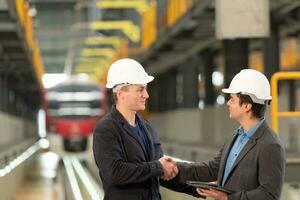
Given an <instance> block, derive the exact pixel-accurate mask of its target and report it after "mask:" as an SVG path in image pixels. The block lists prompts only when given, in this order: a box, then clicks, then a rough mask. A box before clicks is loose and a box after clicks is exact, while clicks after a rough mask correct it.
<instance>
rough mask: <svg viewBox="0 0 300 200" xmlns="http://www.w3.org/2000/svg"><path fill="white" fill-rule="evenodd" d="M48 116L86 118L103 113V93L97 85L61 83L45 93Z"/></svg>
mask: <svg viewBox="0 0 300 200" xmlns="http://www.w3.org/2000/svg"><path fill="white" fill-rule="evenodd" d="M46 98H47V101H48V116H49V117H55V118H87V117H98V116H101V115H103V112H104V110H103V109H102V108H101V101H102V99H103V98H104V94H103V93H102V92H101V88H100V87H99V86H97V85H79V84H78V85H62V86H59V87H54V88H51V89H49V91H48V93H47V97H46Z"/></svg>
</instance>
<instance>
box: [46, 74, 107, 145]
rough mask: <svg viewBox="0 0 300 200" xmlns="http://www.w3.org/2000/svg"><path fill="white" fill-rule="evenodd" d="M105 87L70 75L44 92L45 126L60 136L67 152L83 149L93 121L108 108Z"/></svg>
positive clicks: (92, 127) (94, 122) (90, 132)
mask: <svg viewBox="0 0 300 200" xmlns="http://www.w3.org/2000/svg"><path fill="white" fill-rule="evenodd" d="M106 97H107V95H106V89H105V88H104V87H101V86H100V85H98V84H95V83H92V82H90V81H82V80H80V79H78V78H76V77H73V78H70V79H68V80H67V81H64V82H62V83H60V84H58V85H56V86H54V87H52V88H49V89H48V91H47V92H46V93H45V110H46V128H47V131H48V132H55V133H57V134H59V135H61V136H62V138H63V144H64V148H65V150H67V151H83V150H85V149H86V147H87V142H88V137H89V136H90V135H91V134H92V133H93V129H94V127H95V125H96V123H97V121H98V120H99V119H100V118H101V117H103V116H104V115H105V114H106V113H107V111H108V101H107V98H106Z"/></svg>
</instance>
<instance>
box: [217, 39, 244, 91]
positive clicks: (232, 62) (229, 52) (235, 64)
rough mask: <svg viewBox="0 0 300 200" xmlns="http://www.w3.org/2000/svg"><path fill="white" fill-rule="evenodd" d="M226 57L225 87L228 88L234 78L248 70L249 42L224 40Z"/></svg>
mask: <svg viewBox="0 0 300 200" xmlns="http://www.w3.org/2000/svg"><path fill="white" fill-rule="evenodd" d="M223 45H224V46H223V48H224V56H225V76H224V77H225V87H228V86H229V84H230V82H231V80H232V78H233V77H234V76H235V75H236V74H237V73H239V72H240V71H241V69H244V68H248V40H247V39H236V40H224V41H223Z"/></svg>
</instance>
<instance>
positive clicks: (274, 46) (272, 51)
mask: <svg viewBox="0 0 300 200" xmlns="http://www.w3.org/2000/svg"><path fill="white" fill-rule="evenodd" d="M279 40H280V39H279V26H278V25H277V24H275V23H272V24H271V30H270V37H269V38H266V39H264V66H265V75H266V76H267V78H268V79H269V80H270V78H271V76H272V75H273V74H274V73H275V72H277V71H279V65H280V47H279Z"/></svg>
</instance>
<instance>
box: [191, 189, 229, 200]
mask: <svg viewBox="0 0 300 200" xmlns="http://www.w3.org/2000/svg"><path fill="white" fill-rule="evenodd" d="M197 192H198V193H199V194H200V195H202V196H205V197H212V198H214V199H215V200H227V199H228V197H227V194H226V193H224V192H221V191H219V190H215V189H212V188H210V189H202V188H197Z"/></svg>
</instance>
